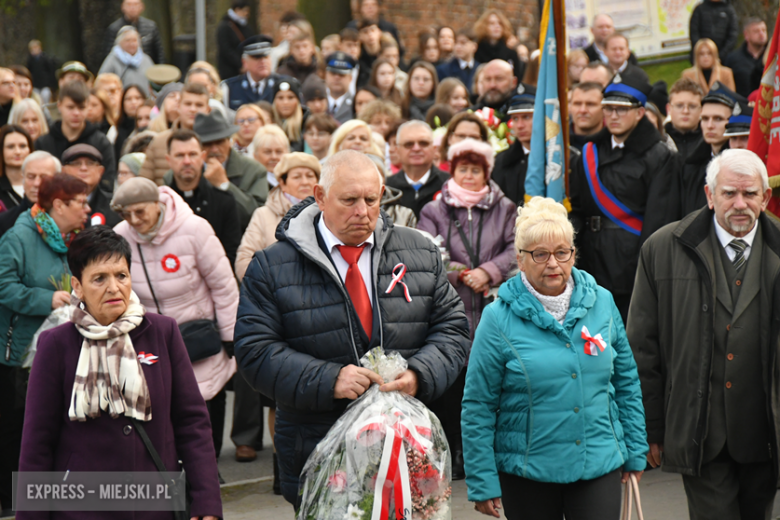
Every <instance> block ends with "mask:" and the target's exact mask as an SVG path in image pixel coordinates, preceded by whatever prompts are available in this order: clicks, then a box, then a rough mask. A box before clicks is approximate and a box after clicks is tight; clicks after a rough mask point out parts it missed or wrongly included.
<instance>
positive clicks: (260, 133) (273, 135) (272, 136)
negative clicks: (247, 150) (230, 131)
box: [252, 125, 290, 152]
mask: <svg viewBox="0 0 780 520" xmlns="http://www.w3.org/2000/svg"><path fill="white" fill-rule="evenodd" d="M267 141H276V142H281V143H282V146H284V147H286V148H287V150H288V152H289V150H290V140H289V139H288V138H287V134H285V133H284V130H282V129H281V128H279V126H277V125H265V126H261V127H260V128H258V129H257V132H256V133H255V137H254V139H252V148H254V149H255V150H257V149H258V148H259V147H260V146H263V144H265V143H266V142H267Z"/></svg>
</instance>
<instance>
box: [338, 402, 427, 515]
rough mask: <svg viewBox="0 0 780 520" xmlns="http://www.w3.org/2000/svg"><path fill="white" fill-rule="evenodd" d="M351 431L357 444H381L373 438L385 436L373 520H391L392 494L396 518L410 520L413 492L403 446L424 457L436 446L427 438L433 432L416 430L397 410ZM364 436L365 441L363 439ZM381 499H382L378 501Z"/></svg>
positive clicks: (374, 418)
mask: <svg viewBox="0 0 780 520" xmlns="http://www.w3.org/2000/svg"><path fill="white" fill-rule="evenodd" d="M352 431H353V432H354V434H355V437H354V438H355V440H357V441H358V442H368V443H369V444H374V443H375V442H378V439H379V437H378V436H376V437H375V436H373V435H372V433H373V432H377V433H384V435H385V440H384V448H383V450H382V459H381V461H380V463H379V472H378V473H377V476H376V483H375V485H374V497H375V499H374V507H373V509H372V511H371V520H387V519H388V518H389V512H390V492H391V490H392V492H393V497H394V498H395V501H394V506H395V507H394V509H395V518H399V519H400V518H406V519H411V517H412V490H411V486H410V483H409V467H408V466H407V463H406V452H407V448H406V446H405V445H404V444H406V445H408V446H410V447H413V448H415V449H416V450H418V451H419V452H420V453H421V454H424V453H425V452H426V451H428V450H429V449H430V448H431V447H432V446H433V443H432V442H431V441H430V440H429V439H428V438H427V437H430V435H431V429H430V428H428V427H425V426H416V425H415V424H414V423H413V422H412V420H411V418H409V417H408V416H406V415H404V414H403V413H402V412H400V411H399V410H397V409H396V410H392V413H391V414H383V415H377V416H374V417H371V418H369V419H367V420H365V421H363V422H361V423H358V424H357V425H355V426H354V427H353V430H352ZM364 435H365V438H361V437H363V436H364ZM372 439H375V440H372ZM380 497H381V499H380V500H377V498H380Z"/></svg>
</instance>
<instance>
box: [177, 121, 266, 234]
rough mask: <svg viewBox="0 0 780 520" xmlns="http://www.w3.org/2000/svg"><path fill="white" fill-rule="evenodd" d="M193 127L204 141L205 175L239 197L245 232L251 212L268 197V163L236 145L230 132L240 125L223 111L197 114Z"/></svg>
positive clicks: (221, 188) (234, 131)
mask: <svg viewBox="0 0 780 520" xmlns="http://www.w3.org/2000/svg"><path fill="white" fill-rule="evenodd" d="M192 129H193V130H194V131H195V133H196V134H198V137H200V140H201V142H202V143H203V151H204V153H205V157H204V162H205V164H206V169H205V170H204V171H203V176H204V177H206V179H207V180H208V181H209V182H210V183H211V184H212V185H213V186H214V187H216V188H219V189H220V190H222V191H226V192H228V193H230V194H231V195H233V198H235V199H236V202H237V203H238V217H239V220H240V222H241V233H242V234H243V232H244V231H245V230H246V227H247V226H248V225H249V220H250V219H251V218H252V213H254V211H255V210H256V209H257V208H259V207H260V206H262V205H264V204H265V201H266V199H267V198H268V176H267V172H266V169H265V166H263V165H262V164H260V163H259V162H257V161H254V160H252V159H250V158H249V157H246V156H245V155H244V154H241V153H239V152H237V151H235V150H234V149H233V147H232V146H231V145H230V136H232V135H233V134H235V133H236V132H238V127H237V126H236V125H231V124H230V123H228V121H227V119H225V116H224V114H222V112H221V111H219V110H212V111H211V112H210V113H208V114H198V115H197V116H195V124H194V126H193V128H192Z"/></svg>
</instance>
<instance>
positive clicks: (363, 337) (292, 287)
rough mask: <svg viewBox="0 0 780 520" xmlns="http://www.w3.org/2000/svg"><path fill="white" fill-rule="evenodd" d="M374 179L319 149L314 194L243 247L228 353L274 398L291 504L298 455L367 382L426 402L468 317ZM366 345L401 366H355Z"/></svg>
mask: <svg viewBox="0 0 780 520" xmlns="http://www.w3.org/2000/svg"><path fill="white" fill-rule="evenodd" d="M382 180H383V178H382V175H381V174H380V173H379V171H378V170H377V168H376V166H375V165H374V163H373V161H371V159H369V158H368V157H366V156H365V155H364V154H362V153H359V152H355V151H352V150H345V151H342V152H339V153H337V154H335V155H334V156H332V157H331V158H330V159H328V161H327V162H326V163H325V166H324V167H323V170H322V174H321V177H320V180H319V184H318V185H317V186H315V188H314V199H312V198H308V199H306V200H305V201H303V202H301V203H299V204H298V205H296V206H294V207H293V208H292V209H291V210H290V211H289V212H288V213H287V215H286V216H285V217H284V219H283V220H282V222H281V223H280V224H279V227H278V228H277V231H276V237H277V238H278V239H279V241H278V242H277V243H275V244H273V245H272V246H270V247H268V248H266V249H264V250H262V251H258V252H257V253H255V256H254V258H253V259H252V262H251V263H250V264H249V268H248V269H247V272H246V276H244V280H243V285H242V287H241V300H240V303H239V308H238V318H237V321H236V328H235V352H236V359H237V361H238V364H239V367H240V370H241V372H242V374H243V375H244V377H246V379H247V381H249V382H250V384H252V386H253V387H254V388H255V389H256V390H258V391H260V392H261V393H263V394H265V395H266V396H268V397H270V398H272V399H274V400H276V410H277V411H276V434H275V436H274V446H275V448H276V452H277V454H278V461H279V476H280V480H281V488H282V494H283V495H284V497H285V499H287V501H288V502H290V503H292V504H295V506H296V508H297V507H298V506H299V505H300V497H299V496H298V484H299V482H298V479H299V475H300V474H301V470H302V469H303V465H304V464H305V462H306V459H307V458H308V457H309V455H310V454H311V452H312V451H313V450H314V447H315V446H316V445H317V443H318V442H319V441H320V440H321V439H322V438H323V437H324V436H325V434H326V433H327V432H328V430H329V429H330V427H331V426H333V424H334V423H335V422H336V420H338V418H339V417H340V416H341V414H342V413H343V412H344V410H345V409H346V407H347V405H348V404H349V403H350V402H352V401H353V400H355V399H357V398H358V397H360V396H361V395H362V394H363V393H364V392H365V391H366V390H367V389H368V388H369V386H370V385H371V384H373V383H377V384H381V385H382V386H381V390H382V391H391V390H398V391H401V392H404V393H406V394H408V395H412V396H415V397H417V399H419V400H421V401H422V402H423V403H429V402H431V401H432V400H434V399H436V398H437V397H440V396H441V395H442V394H443V393H444V391H445V390H446V389H447V388H448V387H449V386H450V385H452V383H453V382H454V381H455V379H456V378H457V376H458V374H459V373H460V371H461V369H462V368H463V365H464V363H465V361H466V355H467V352H468V345H469V331H468V322H467V321H466V315H465V313H464V311H463V303H462V302H461V300H460V298H459V297H458V295H457V293H456V292H455V290H454V289H453V288H452V286H451V285H450V283H449V282H448V281H447V273H446V272H445V269H444V265H443V263H442V259H441V255H440V253H439V251H438V249H437V248H436V246H435V245H434V244H433V242H431V241H430V240H428V239H426V238H425V237H424V236H423V235H422V234H420V233H419V232H417V231H415V230H413V229H407V228H403V227H394V226H393V224H392V221H391V220H390V219H389V218H388V217H387V216H386V215H384V214H381V212H380V202H381V199H382V194H383V192H384V186H383V185H382ZM315 200H316V203H315ZM399 264H403V265H405V266H406V269H407V270H406V272H405V274H404V276H403V278H402V280H401V281H402V282H403V283H404V284H405V285H406V287H407V288H408V291H409V297H410V298H408V299H407V298H406V296H405V291H404V287H402V284H401V283H398V284H397V285H395V286H394V288H392V289H391V290H390V291H389V293H388V288H390V287H391V286H393V270H394V269H395V268H396V267H397V266H398V265H399ZM377 346H382V347H384V349H385V351H395V352H399V353H400V354H401V355H402V356H403V357H404V358H406V359H407V361H408V363H409V369H408V370H407V371H406V372H404V373H403V374H401V375H400V376H399V377H398V378H397V379H396V380H395V381H382V380H381V378H380V377H379V376H378V375H377V374H376V373H374V372H371V371H369V370H367V369H365V368H362V367H360V361H359V360H360V358H361V357H362V356H363V355H364V354H365V353H366V352H368V351H369V350H370V349H372V348H374V347H377Z"/></svg>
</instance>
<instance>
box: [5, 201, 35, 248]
mask: <svg viewBox="0 0 780 520" xmlns="http://www.w3.org/2000/svg"><path fill="white" fill-rule="evenodd" d="M32 206H33V205H32V202H30V199H28V198H27V197H24V199H23V200H22V202H21V203H20V204H19V205H18V206H16V207H15V208H11V209H9V210H6V211H3V212H2V213H0V238H2V237H3V235H5V233H6V232H7V231H8V230H9V229H11V228H12V227H14V224H16V219H18V218H19V215H21V214H22V213H24V212H25V211H27V210H28V209H30V208H32Z"/></svg>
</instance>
